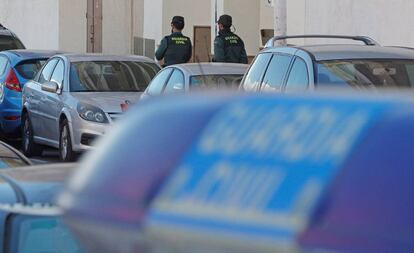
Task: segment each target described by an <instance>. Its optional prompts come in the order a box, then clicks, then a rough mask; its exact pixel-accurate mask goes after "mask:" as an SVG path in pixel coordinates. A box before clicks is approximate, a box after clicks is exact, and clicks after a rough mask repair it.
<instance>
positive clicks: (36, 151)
mask: <svg viewBox="0 0 414 253" xmlns="http://www.w3.org/2000/svg"><path fill="white" fill-rule="evenodd" d="M22 123H23V127H22V150H23V154H24V155H25V156H27V157H33V156H40V155H41V154H42V147H41V146H40V145H38V144H36V143H35V142H34V138H33V135H34V134H33V128H32V124H31V122H30V118H29V116H28V115H27V113H26V114H23V117H22Z"/></svg>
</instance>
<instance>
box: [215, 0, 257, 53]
mask: <svg viewBox="0 0 414 253" xmlns="http://www.w3.org/2000/svg"><path fill="white" fill-rule="evenodd" d="M211 2H212V3H214V2H215V0H212V1H211ZM212 8H213V11H212V13H214V10H215V6H212ZM260 9H261V8H260V1H256V0H254V1H252V0H217V14H218V16H220V15H222V14H228V15H231V16H232V17H233V25H234V27H235V28H236V33H237V34H238V35H239V36H240V37H241V38H242V39H243V41H244V43H245V45H246V51H247V54H248V55H249V56H253V55H256V54H257V53H258V52H259V47H260V44H261V37H260V25H261V24H260ZM247 10H248V11H247ZM211 22H212V25H215V20H214V16H212V18H211ZM213 38H214V36H213Z"/></svg>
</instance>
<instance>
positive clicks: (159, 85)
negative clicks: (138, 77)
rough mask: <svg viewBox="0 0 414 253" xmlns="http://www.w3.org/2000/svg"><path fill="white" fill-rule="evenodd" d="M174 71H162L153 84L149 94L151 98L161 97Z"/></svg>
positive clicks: (170, 69) (168, 69)
mask: <svg viewBox="0 0 414 253" xmlns="http://www.w3.org/2000/svg"><path fill="white" fill-rule="evenodd" d="M172 71H173V69H172V68H167V69H164V70H162V71H161V72H160V73H159V74H158V75H157V76H156V77H155V78H154V80H153V81H152V82H151V84H150V86H149V88H148V91H147V93H148V94H149V95H151V96H158V95H160V94H161V93H162V91H163V89H164V86H165V83H166V82H167V80H168V78H169V77H170V75H171V72H172Z"/></svg>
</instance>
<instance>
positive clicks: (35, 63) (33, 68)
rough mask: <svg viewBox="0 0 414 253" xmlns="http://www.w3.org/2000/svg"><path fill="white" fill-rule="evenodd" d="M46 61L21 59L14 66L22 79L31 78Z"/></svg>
mask: <svg viewBox="0 0 414 253" xmlns="http://www.w3.org/2000/svg"><path fill="white" fill-rule="evenodd" d="M46 61H47V60H46V59H41V60H28V61H23V62H20V63H19V64H18V65H17V66H16V67H14V68H15V69H16V70H17V72H19V74H20V75H21V76H22V77H23V78H24V79H28V80H31V79H33V78H34V77H35V75H36V74H37V72H39V70H40V69H41V68H42V66H43V64H45V62H46Z"/></svg>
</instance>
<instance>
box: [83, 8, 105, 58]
mask: <svg viewBox="0 0 414 253" xmlns="http://www.w3.org/2000/svg"><path fill="white" fill-rule="evenodd" d="M86 18H87V22H86V23H87V26H88V28H87V33H88V34H87V52H88V53H102V0H88V8H87V13H86Z"/></svg>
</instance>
